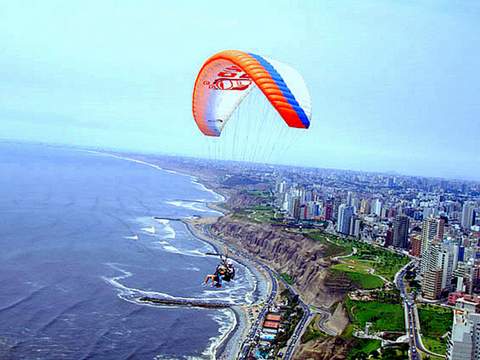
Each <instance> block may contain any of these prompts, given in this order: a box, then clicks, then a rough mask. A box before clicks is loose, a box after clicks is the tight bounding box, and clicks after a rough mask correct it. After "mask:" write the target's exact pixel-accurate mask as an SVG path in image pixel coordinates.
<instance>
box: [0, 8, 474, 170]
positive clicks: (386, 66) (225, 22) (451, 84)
mask: <svg viewBox="0 0 480 360" xmlns="http://www.w3.org/2000/svg"><path fill="white" fill-rule="evenodd" d="M223 49H240V50H245V51H251V52H256V53H258V54H261V55H264V56H268V57H272V58H274V59H277V60H280V61H283V62H286V63H289V64H291V65H293V66H294V67H295V68H297V69H298V70H299V71H300V73H302V74H303V76H304V78H305V79H306V82H307V85H308V87H309V89H310V92H311V95H312V103H313V119H312V125H311V128H310V130H309V131H307V132H303V133H302V136H301V140H299V142H298V144H296V145H295V146H294V147H293V148H292V149H290V150H289V151H288V153H287V154H286V155H285V156H282V160H283V161H284V162H287V163H296V164H305V165H314V166H320V167H333V168H348V169H359V170H378V171H397V172H400V173H406V174H418V175H433V176H446V177H461V178H471V179H480V160H479V159H480V141H479V137H480V131H479V130H480V69H479V68H480V3H479V2H478V1H475V0H471V1H466V0H465V1H453V0H448V1H441V0H434V1H413V0H412V1H368V0H361V1H340V0H333V1H298V2H287V1H260V0H255V1H242V2H231V3H230V4H229V3H228V2H226V1H219V2H216V3H215V2H213V1H208V2H206V1H195V2H194V1H191V2H190V1H189V2H187V1H183V2H182V1H178V2H176V1H168V2H167V1H158V0H155V1H139V0H136V1H106V0H102V1H85V0H82V1H64V0H60V1H48V0H45V1H7V0H0V139H19V140H28V141H30V140H33V141H43V142H53V143H66V144H72V145H89V146H101V147H106V148H120V149H126V150H137V151H148V152H165V153H176V154H185V155H205V154H207V153H206V152H205V139H203V136H202V135H201V134H200V132H199V131H198V129H197V128H196V125H195V123H194V121H193V119H192V115H191V93H192V87H193V83H194V80H195V76H196V73H197V71H198V69H199V67H200V66H201V65H202V63H203V61H204V60H205V59H206V58H208V57H209V56H210V55H212V54H213V53H215V52H217V51H220V50H223Z"/></svg>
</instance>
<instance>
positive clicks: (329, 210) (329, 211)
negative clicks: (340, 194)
mask: <svg viewBox="0 0 480 360" xmlns="http://www.w3.org/2000/svg"><path fill="white" fill-rule="evenodd" d="M332 219H333V204H332V203H331V202H330V201H328V202H327V203H326V204H325V220H332Z"/></svg>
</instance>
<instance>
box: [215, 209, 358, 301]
mask: <svg viewBox="0 0 480 360" xmlns="http://www.w3.org/2000/svg"><path fill="white" fill-rule="evenodd" d="M212 232H214V233H215V234H216V235H218V236H221V237H223V238H224V239H225V240H226V241H228V242H232V243H234V244H235V245H236V246H238V247H241V248H243V249H244V250H246V251H248V252H250V253H251V254H254V255H255V256H257V257H260V258H262V259H263V260H264V261H266V262H268V264H269V265H270V266H271V267H272V268H274V269H275V270H276V271H278V272H279V273H283V272H285V273H287V274H289V275H290V276H292V277H293V278H294V281H295V284H294V285H295V287H296V288H297V289H298V290H299V291H300V292H301V294H302V296H303V298H304V299H305V301H307V302H308V303H311V304H314V305H317V306H327V307H329V306H330V305H331V304H333V303H335V302H337V301H340V300H341V299H342V298H343V296H344V294H345V292H346V291H348V289H350V287H351V284H350V283H341V281H342V280H345V279H335V281H332V279H331V276H330V273H329V271H328V267H329V265H330V260H329V259H328V258H326V257H325V252H324V246H323V245H322V244H320V243H318V242H315V241H313V240H311V239H309V238H307V237H304V236H302V235H299V234H292V233H288V232H286V231H280V230H279V229H278V228H275V227H274V226H271V225H269V224H257V223H251V222H245V221H243V220H240V219H236V218H235V217H232V216H231V215H229V216H225V217H223V218H221V219H219V221H218V222H217V223H216V224H214V225H213V226H212ZM338 280H340V283H339V282H338ZM339 285H341V286H339Z"/></svg>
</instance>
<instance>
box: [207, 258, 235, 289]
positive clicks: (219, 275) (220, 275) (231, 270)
mask: <svg viewBox="0 0 480 360" xmlns="http://www.w3.org/2000/svg"><path fill="white" fill-rule="evenodd" d="M234 278H235V267H234V266H233V264H232V263H231V262H230V261H229V260H228V256H227V255H220V264H218V266H217V268H216V269H215V272H214V273H213V279H212V280H213V281H212V282H213V286H215V287H222V281H226V282H230V281H232V280H233V279H234Z"/></svg>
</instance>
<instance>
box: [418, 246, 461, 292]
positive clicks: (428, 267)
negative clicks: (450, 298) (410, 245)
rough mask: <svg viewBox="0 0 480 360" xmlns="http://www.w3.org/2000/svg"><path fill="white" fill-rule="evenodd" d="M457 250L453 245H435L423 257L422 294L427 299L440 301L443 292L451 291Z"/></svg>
mask: <svg viewBox="0 0 480 360" xmlns="http://www.w3.org/2000/svg"><path fill="white" fill-rule="evenodd" d="M454 261H455V249H454V246H453V245H452V244H451V243H433V244H432V245H430V247H429V248H428V251H427V252H426V253H425V254H424V256H423V257H422V266H423V267H424V271H423V278H422V284H421V285H422V293H423V296H424V297H425V298H426V299H430V300H435V299H438V298H439V296H440V294H441V293H442V291H443V290H448V291H450V290H451V286H452V278H453V265H454Z"/></svg>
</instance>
